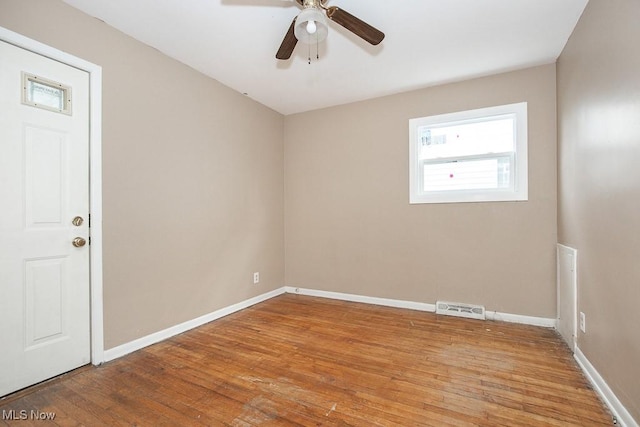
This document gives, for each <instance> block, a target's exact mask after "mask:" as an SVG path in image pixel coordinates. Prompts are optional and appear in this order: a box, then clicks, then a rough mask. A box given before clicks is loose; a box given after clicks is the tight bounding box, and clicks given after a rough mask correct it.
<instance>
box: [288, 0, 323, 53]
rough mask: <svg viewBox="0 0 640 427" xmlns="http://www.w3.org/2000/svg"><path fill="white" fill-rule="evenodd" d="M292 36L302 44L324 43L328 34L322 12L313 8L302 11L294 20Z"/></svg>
mask: <svg viewBox="0 0 640 427" xmlns="http://www.w3.org/2000/svg"><path fill="white" fill-rule="evenodd" d="M294 34H295V36H296V39H298V41H300V42H302V43H307V44H315V43H319V42H321V41H324V39H326V38H327V35H328V34H329V28H328V27H327V17H326V16H325V14H324V12H322V11H321V10H320V9H317V8H315V7H308V8H306V9H304V10H303V11H302V12H300V14H299V15H298V17H297V18H296V24H295V29H294Z"/></svg>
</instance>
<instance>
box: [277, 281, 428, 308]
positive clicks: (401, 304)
mask: <svg viewBox="0 0 640 427" xmlns="http://www.w3.org/2000/svg"><path fill="white" fill-rule="evenodd" d="M285 289H286V292H287V293H289V294H299V295H306V296H310V297H320V298H329V299H337V300H341V301H351V302H361V303H365V304H374V305H383V306H386V307H396V308H408V309H410V310H418V311H429V312H433V313H435V311H436V306H435V305H434V304H428V303H424V302H413V301H404V300H397V299H388V298H377V297H368V296H364V295H355V294H344V293H341V292H330V291H318V290H315V289H307V288H297V287H294V286H286V287H285Z"/></svg>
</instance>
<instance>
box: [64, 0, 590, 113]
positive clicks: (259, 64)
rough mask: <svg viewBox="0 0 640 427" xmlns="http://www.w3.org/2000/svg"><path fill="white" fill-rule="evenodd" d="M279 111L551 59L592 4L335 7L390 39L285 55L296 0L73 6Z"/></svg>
mask: <svg viewBox="0 0 640 427" xmlns="http://www.w3.org/2000/svg"><path fill="white" fill-rule="evenodd" d="M64 1H65V2H66V3H68V4H70V5H71V6H74V7H76V8H78V9H80V10H82V11H84V12H86V13H87V14H89V15H92V16H95V17H97V18H99V19H101V20H103V21H105V22H106V23H107V24H109V25H111V26H113V27H115V28H117V29H119V30H120V31H122V32H124V33H126V34H128V35H130V36H132V37H134V38H136V39H138V40H140V41H141V42H143V43H146V44H148V45H150V46H152V47H154V48H156V49H158V50H160V51H161V52H163V53H165V54H166V55H168V56H171V57H173V58H175V59H177V60H178V61H181V62H183V63H185V64H187V65H189V66H191V67H192V68H194V69H196V70H198V71H200V72H202V73H204V74H206V75H208V76H210V77H212V78H214V79H216V80H218V81H220V82H221V83H223V84H225V85H227V86H229V87H231V88H233V89H235V90H237V91H238V92H241V93H244V94H246V95H247V96H248V97H250V98H252V99H254V100H256V101H258V102H260V103H262V104H264V105H266V106H268V107H270V108H272V109H274V110H276V111H278V112H280V113H282V114H285V115H287V114H293V113H298V112H303V111H309V110H315V109H319V108H323V107H329V106H333V105H339V104H345V103H349V102H354V101H360V100H364V99H370V98H375V97H379V96H383V95H389V94H393V93H399V92H404V91H408V90H413V89H418V88H423V87H427V86H433V85H437V84H442V83H446V82H452V81H458V80H464V79H468V78H472V77H478V76H483V75H489V74H494V73H498V72H503V71H510V70H515V69H519V68H526V67H529V66H534V65H540V64H546V63H551V62H554V61H555V60H556V59H557V57H558V56H559V55H560V53H561V51H562V49H563V47H564V45H565V44H566V42H567V39H568V38H569V36H570V35H571V32H572V31H573V28H574V27H575V25H576V23H577V21H578V18H579V17H580V15H581V13H582V11H583V10H584V8H585V6H586V4H587V1H588V0H328V1H327V2H326V5H327V6H339V7H340V8H342V9H344V10H346V11H348V12H350V13H351V14H353V15H355V16H357V17H358V18H360V19H362V20H363V21H365V22H367V23H369V24H371V25H373V26H374V27H376V28H378V29H379V30H381V31H382V32H384V33H385V34H386V37H385V39H384V40H383V41H382V43H380V44H379V45H378V46H371V45H369V44H368V43H366V42H365V41H364V40H362V39H360V38H358V37H357V36H355V35H353V34H351V33H350V32H349V31H347V30H345V29H344V28H342V27H340V26H339V25H337V24H335V23H333V22H330V23H329V36H328V38H327V40H326V41H325V42H323V43H321V44H320V46H319V52H318V53H319V56H320V58H319V59H316V55H315V50H316V46H312V47H311V56H312V58H311V64H309V63H308V56H309V48H308V47H307V46H308V45H304V44H302V43H298V45H297V46H296V48H295V50H294V52H293V55H292V56H291V59H289V60H288V61H280V60H277V59H276V58H275V54H276V51H277V50H278V47H279V46H280V43H281V42H282V39H283V37H284V35H285V33H286V31H287V29H288V27H289V25H290V24H291V22H292V20H293V19H294V18H295V16H296V15H297V14H298V12H299V11H300V7H299V6H298V3H297V2H296V1H294V0H188V1H185V0H64Z"/></svg>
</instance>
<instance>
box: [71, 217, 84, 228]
mask: <svg viewBox="0 0 640 427" xmlns="http://www.w3.org/2000/svg"><path fill="white" fill-rule="evenodd" d="M83 222H84V219H82V217H81V216H77V217H75V218H73V221H71V223H72V224H73V225H75V226H76V227H80V226H81V225H82V223H83Z"/></svg>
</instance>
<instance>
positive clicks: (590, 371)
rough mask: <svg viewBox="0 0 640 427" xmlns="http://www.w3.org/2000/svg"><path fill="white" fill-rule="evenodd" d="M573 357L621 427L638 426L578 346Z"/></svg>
mask: <svg viewBox="0 0 640 427" xmlns="http://www.w3.org/2000/svg"><path fill="white" fill-rule="evenodd" d="M573 357H574V358H575V359H576V361H577V362H578V365H580V368H582V370H583V371H584V374H585V375H586V377H587V379H588V380H589V382H591V385H592V386H593V388H594V389H595V390H596V392H597V393H598V395H599V396H600V398H602V400H603V401H604V403H605V405H607V407H608V408H609V409H610V410H611V412H612V413H613V416H614V417H615V419H616V420H617V422H618V425H620V426H622V427H640V426H638V423H637V422H636V421H635V420H634V419H633V417H632V416H631V414H630V413H629V411H627V409H626V408H625V407H624V405H622V403H621V402H620V400H618V398H617V397H616V395H615V394H614V393H613V391H612V390H611V389H610V388H609V386H608V385H607V383H606V382H605V380H604V379H603V378H602V377H601V376H600V374H599V373H598V371H597V370H596V368H595V367H594V366H593V365H592V364H591V362H589V360H588V359H587V358H586V356H585V355H584V354H583V353H582V351H581V350H580V348H579V347H577V346H576V349H575V352H574V355H573Z"/></svg>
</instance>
